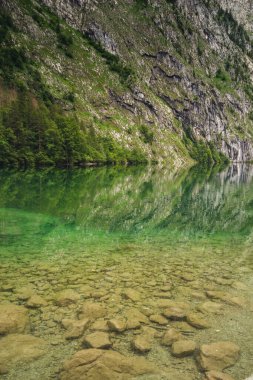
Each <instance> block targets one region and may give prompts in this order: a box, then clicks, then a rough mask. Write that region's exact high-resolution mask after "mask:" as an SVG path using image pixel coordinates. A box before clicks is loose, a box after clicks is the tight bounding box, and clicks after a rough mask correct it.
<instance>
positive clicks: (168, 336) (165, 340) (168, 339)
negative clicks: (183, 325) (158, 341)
mask: <svg viewBox="0 0 253 380" xmlns="http://www.w3.org/2000/svg"><path fill="white" fill-rule="evenodd" d="M182 339H183V335H182V334H181V333H180V332H179V331H177V330H176V329H173V328H171V329H169V330H167V331H165V333H164V335H163V337H162V345H163V346H171V345H172V344H173V343H174V342H176V341H177V340H182Z"/></svg>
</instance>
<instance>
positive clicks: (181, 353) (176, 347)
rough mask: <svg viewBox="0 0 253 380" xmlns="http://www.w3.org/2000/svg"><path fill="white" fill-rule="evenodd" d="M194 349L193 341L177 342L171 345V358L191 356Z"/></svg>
mask: <svg viewBox="0 0 253 380" xmlns="http://www.w3.org/2000/svg"><path fill="white" fill-rule="evenodd" d="M196 347H197V345H196V343H195V342H194V341H193V340H178V341H176V342H174V343H173V344H172V350H171V353H172V355H173V356H176V357H178V358H183V357H185V356H190V355H192V354H193V353H194V352H195V350H196Z"/></svg>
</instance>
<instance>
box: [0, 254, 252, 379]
mask: <svg viewBox="0 0 253 380" xmlns="http://www.w3.org/2000/svg"><path fill="white" fill-rule="evenodd" d="M122 248H123V247H122ZM133 248H134V250H133ZM124 249H125V251H126V252H127V250H128V249H129V251H130V252H129V253H128V254H123V255H122V253H121V254H120V253H118V252H114V254H110V255H105V256H104V257H99V258H98V257H96V256H95V258H94V257H93V256H84V257H81V256H78V257H75V259H74V260H73V258H72V259H69V258H66V257H62V258H60V259H59V260H58V261H57V262H53V261H48V262H46V261H45V262H41V261H33V262H31V261H30V260H22V261H21V262H20V261H16V262H12V263H10V262H2V263H1V265H0V275H1V278H2V282H1V293H0V334H1V338H0V371H1V375H2V378H3V379H4V380H14V379H15V380H23V379H26V380H33V379H35V378H39V379H40V380H46V379H60V380H75V379H76V380H84V379H85V380H86V379H92V380H95V379H98V380H99V379H101V380H102V379H103V380H106V379H108V380H114V379H115V380H118V379H122V380H123V379H150V380H152V379H154V380H155V379H156V380H158V379H159V380H160V379H161V380H162V379H168V380H169V379H171V380H172V379H173V380H197V379H206V380H232V379H234V380H243V379H245V378H246V377H247V376H249V375H250V374H251V373H252V371H253V366H252V364H253V363H252V354H253V337H252V328H253V318H252V317H253V303H252V290H251V291H250V289H252V271H251V269H249V267H248V266H245V265H244V263H242V261H241V260H242V258H241V257H240V261H239V260H236V259H235V260H233V261H232V262H231V259H229V258H228V257H226V255H225V257H224V252H221V251H219V250H217V252H216V253H215V254H213V255H210V256H209V260H208V262H206V261H205V262H204V263H203V261H201V260H200V257H201V255H203V248H201V247H199V252H198V250H196V248H195V253H194V254H193V253H192V252H191V254H190V255H185V254H184V255H183V254H182V253H180V252H178V253H177V254H176V255H175V256H173V255H172V254H171V253H170V252H165V251H162V250H160V251H158V252H153V255H152V256H151V254H150V252H149V254H147V252H142V251H141V250H138V247H133V246H132V247H131V246H129V247H124ZM133 251H134V254H133ZM154 255H156V256H157V257H159V260H158V261H157V262H156V265H154ZM210 257H211V258H210ZM218 260H219V262H218Z"/></svg>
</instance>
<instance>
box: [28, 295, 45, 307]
mask: <svg viewBox="0 0 253 380" xmlns="http://www.w3.org/2000/svg"><path fill="white" fill-rule="evenodd" d="M26 305H27V307H30V308H32V309H39V308H40V307H42V306H47V302H46V301H45V300H44V299H43V298H42V297H40V296H38V295H33V296H31V297H30V298H29V300H28V301H27V303H26Z"/></svg>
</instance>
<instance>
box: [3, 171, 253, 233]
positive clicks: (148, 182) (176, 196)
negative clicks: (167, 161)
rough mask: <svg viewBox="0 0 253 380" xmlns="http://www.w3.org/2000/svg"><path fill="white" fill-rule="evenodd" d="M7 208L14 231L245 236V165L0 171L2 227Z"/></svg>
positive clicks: (248, 201) (248, 221)
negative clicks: (174, 169) (211, 168)
mask: <svg viewBox="0 0 253 380" xmlns="http://www.w3.org/2000/svg"><path fill="white" fill-rule="evenodd" d="M10 208H11V209H15V210H16V211H17V209H18V210H20V214H19V233H28V232H30V233H31V234H32V233H35V232H36V233H38V234H43V235H47V234H50V233H51V232H52V230H54V229H57V228H59V225H60V226H65V228H66V231H67V229H77V230H80V231H93V233H96V231H104V232H106V233H114V232H117V233H124V234H125V233H127V234H136V233H137V234H145V235H146V234H147V235H148V234H150V235H153V236H154V235H156V234H167V235H168V234H170V233H175V232H176V233H179V234H182V235H185V236H189V235H193V236H194V235H195V234H196V235H198V234H210V233H219V232H226V233H231V232H240V233H243V234H245V235H248V236H249V235H250V233H251V231H252V227H253V167H251V166H249V167H248V166H246V165H233V166H231V167H229V168H226V169H225V170H224V171H223V172H221V173H215V172H211V173H206V172H203V171H201V169H199V168H197V167H195V168H193V169H191V170H190V171H189V172H188V173H187V172H179V173H173V172H170V171H167V170H161V169H158V168H156V167H154V168H140V167H139V168H138V167H135V168H100V169H87V170H75V171H72V172H71V171H69V172H68V171H59V170H50V171H42V172H23V173H21V172H12V173H10V172H2V173H1V182H0V209H2V211H1V212H0V223H1V224H2V225H3V223H4V226H5V231H8V227H9V225H8V223H9V224H10V225H13V218H14V214H13V213H14V211H13V210H12V212H10V210H9V209H10ZM3 209H4V211H3ZM6 209H7V210H6ZM7 211H8V212H7ZM22 215H23V216H22ZM22 217H23V218H24V219H25V220H27V218H28V219H29V218H34V220H35V223H34V228H35V229H36V231H35V230H33V229H32V228H31V226H30V227H29V228H30V229H31V230H30V231H24V230H22V222H20V218H21V219H22ZM48 217H50V220H48ZM3 218H4V220H3ZM40 221H41V225H40ZM1 224H0V226H1ZM26 225H27V224H26V223H23V229H24V228H27V227H25V226H26ZM20 226H21V227H20ZM13 228H14V227H13ZM1 230H2V233H4V231H3V229H1V227H0V234H1ZM66 233H67V232H66Z"/></svg>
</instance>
